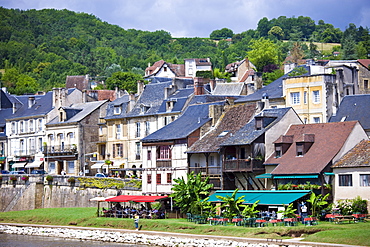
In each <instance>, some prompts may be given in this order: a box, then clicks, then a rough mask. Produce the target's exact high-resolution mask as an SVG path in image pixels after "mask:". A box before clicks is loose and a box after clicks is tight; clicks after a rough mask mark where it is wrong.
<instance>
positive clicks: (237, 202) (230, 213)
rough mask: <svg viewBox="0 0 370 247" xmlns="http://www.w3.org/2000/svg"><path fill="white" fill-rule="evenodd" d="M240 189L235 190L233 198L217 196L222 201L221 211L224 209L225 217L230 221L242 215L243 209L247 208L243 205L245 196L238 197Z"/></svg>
mask: <svg viewBox="0 0 370 247" xmlns="http://www.w3.org/2000/svg"><path fill="white" fill-rule="evenodd" d="M237 193H238V189H236V190H234V192H233V193H232V194H231V196H229V195H226V196H216V197H217V198H218V199H221V200H222V204H221V206H220V207H221V209H223V216H224V217H226V218H228V219H229V220H230V221H231V220H232V218H234V217H235V216H238V215H241V214H242V213H241V208H242V207H245V205H242V203H243V202H244V201H245V200H244V199H243V198H244V196H240V197H236V194H237Z"/></svg>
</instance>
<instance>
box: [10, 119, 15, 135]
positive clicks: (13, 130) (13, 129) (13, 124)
mask: <svg viewBox="0 0 370 247" xmlns="http://www.w3.org/2000/svg"><path fill="white" fill-rule="evenodd" d="M11 131H12V134H15V122H12V127H11Z"/></svg>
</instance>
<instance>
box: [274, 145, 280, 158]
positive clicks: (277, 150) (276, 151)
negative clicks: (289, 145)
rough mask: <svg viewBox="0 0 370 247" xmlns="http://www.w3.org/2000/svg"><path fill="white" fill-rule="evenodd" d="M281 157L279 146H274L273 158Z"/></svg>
mask: <svg viewBox="0 0 370 247" xmlns="http://www.w3.org/2000/svg"><path fill="white" fill-rule="evenodd" d="M281 155H282V148H281V146H275V158H280V157H281Z"/></svg>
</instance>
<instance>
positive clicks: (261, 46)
mask: <svg viewBox="0 0 370 247" xmlns="http://www.w3.org/2000/svg"><path fill="white" fill-rule="evenodd" d="M249 48H250V49H251V50H250V51H249V52H248V58H249V60H250V61H251V62H252V63H253V64H254V65H255V66H256V68H257V70H258V71H262V70H263V67H264V66H266V65H268V64H278V47H277V46H276V45H275V44H274V43H273V42H272V41H271V40H268V39H265V38H260V39H258V40H251V44H250V46H249Z"/></svg>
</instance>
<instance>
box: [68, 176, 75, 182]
mask: <svg viewBox="0 0 370 247" xmlns="http://www.w3.org/2000/svg"><path fill="white" fill-rule="evenodd" d="M67 182H68V183H75V182H76V179H75V177H69V178H68V179H67Z"/></svg>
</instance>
